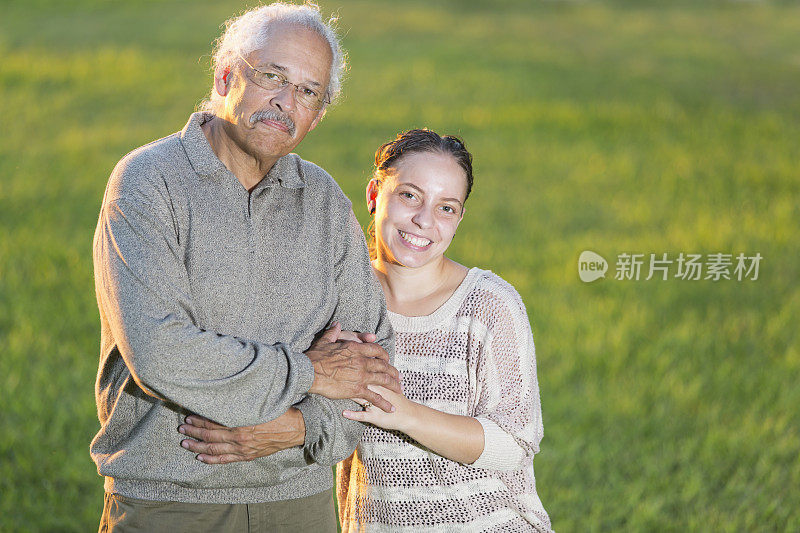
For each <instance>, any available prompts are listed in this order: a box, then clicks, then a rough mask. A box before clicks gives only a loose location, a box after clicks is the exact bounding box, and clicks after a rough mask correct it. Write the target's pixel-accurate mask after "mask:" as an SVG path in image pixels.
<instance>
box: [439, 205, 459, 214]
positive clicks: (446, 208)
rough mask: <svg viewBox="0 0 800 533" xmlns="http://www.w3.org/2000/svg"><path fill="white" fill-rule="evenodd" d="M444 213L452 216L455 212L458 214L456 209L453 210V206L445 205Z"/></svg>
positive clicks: (443, 207)
mask: <svg viewBox="0 0 800 533" xmlns="http://www.w3.org/2000/svg"><path fill="white" fill-rule="evenodd" d="M442 211H444V212H445V213H449V214H452V213H455V212H456V210H455V209H453V208H452V207H451V206H449V205H443V206H442Z"/></svg>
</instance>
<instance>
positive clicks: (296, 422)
mask: <svg viewBox="0 0 800 533" xmlns="http://www.w3.org/2000/svg"><path fill="white" fill-rule="evenodd" d="M289 413H291V418H290V419H291V424H292V428H293V431H292V437H293V438H292V439H291V441H290V443H289V444H290V445H291V446H292V447H294V446H303V445H304V444H305V442H306V421H305V420H304V419H303V413H301V412H300V409H298V408H297V407H290V408H289Z"/></svg>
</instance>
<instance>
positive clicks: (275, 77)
mask: <svg viewBox="0 0 800 533" xmlns="http://www.w3.org/2000/svg"><path fill="white" fill-rule="evenodd" d="M261 76H262V77H263V78H264V79H266V80H269V81H277V82H279V83H282V82H283V76H281V75H280V74H278V73H277V72H262V73H261Z"/></svg>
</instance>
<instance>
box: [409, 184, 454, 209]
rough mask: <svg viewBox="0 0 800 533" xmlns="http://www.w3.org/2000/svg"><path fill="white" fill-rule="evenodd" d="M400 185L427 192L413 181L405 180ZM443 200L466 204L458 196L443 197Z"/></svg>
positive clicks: (423, 192)
mask: <svg viewBox="0 0 800 533" xmlns="http://www.w3.org/2000/svg"><path fill="white" fill-rule="evenodd" d="M398 185H405V186H406V187H411V188H412V189H416V190H418V191H419V192H421V193H422V194H423V195H424V194H425V191H423V190H422V189H420V188H419V187H417V186H416V185H414V184H413V183H408V182H405V181H404V182H401V183H399V184H398ZM442 200H444V201H445V202H455V203H457V204H458V205H464V204H462V203H461V200H459V199H458V198H442Z"/></svg>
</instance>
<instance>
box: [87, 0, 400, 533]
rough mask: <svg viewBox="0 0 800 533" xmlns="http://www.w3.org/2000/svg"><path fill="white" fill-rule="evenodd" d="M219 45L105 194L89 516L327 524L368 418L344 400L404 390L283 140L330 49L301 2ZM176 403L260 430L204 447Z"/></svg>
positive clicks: (375, 305)
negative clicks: (249, 440)
mask: <svg viewBox="0 0 800 533" xmlns="http://www.w3.org/2000/svg"><path fill="white" fill-rule="evenodd" d="M214 62H215V69H214V84H213V89H212V91H211V97H210V100H209V102H207V108H206V109H207V110H209V111H211V112H210V113H195V114H193V115H191V117H190V118H189V121H188V123H187V124H186V126H185V127H184V128H183V130H182V131H180V132H178V133H175V134H173V135H170V136H168V137H165V138H163V139H160V140H157V141H154V142H152V143H150V144H148V145H146V146H143V147H141V148H139V149H137V150H134V151H133V152H131V153H130V154H128V155H127V156H125V157H124V158H123V159H122V160H121V161H120V162H119V164H118V165H117V166H116V168H115V169H114V172H113V173H112V175H111V178H110V179H109V182H108V186H107V189H106V193H105V197H104V199H103V205H102V209H101V212H100V218H99V222H98V225H97V231H96V233H95V239H94V265H95V282H96V292H97V301H98V305H99V309H100V318H101V327H102V338H101V354H100V368H99V372H98V376H97V384H96V397H97V409H98V416H99V419H100V423H101V429H100V431H99V432H98V434H97V435H96V437H95V438H94V440H93V441H92V444H91V454H92V458H93V459H94V461H95V462H96V463H97V467H98V471H99V473H100V474H101V475H103V476H105V490H106V496H105V505H104V510H103V517H102V521H101V525H100V530H101V531H154V532H157V531H171V532H177V531H188V530H192V531H197V530H202V531H215V532H219V531H271V532H272V531H315V532H316V531H336V522H335V515H334V512H333V502H332V496H331V490H330V489H331V487H332V473H331V465H333V464H335V463H337V462H338V461H340V460H341V459H343V458H345V457H347V456H348V455H349V454H350V453H351V452H352V451H353V449H354V448H355V446H356V444H357V442H358V440H359V439H360V437H361V434H362V431H363V428H362V427H361V426H360V424H358V423H355V422H351V421H348V420H346V419H344V418H343V417H342V416H341V412H342V410H343V409H346V408H353V406H354V405H355V404H354V403H353V401H352V400H349V398H361V399H363V400H366V401H368V402H372V403H374V404H375V405H376V406H378V407H381V408H382V409H385V410H389V409H391V408H392V407H391V405H389V404H388V402H386V401H385V400H384V399H383V398H381V397H380V396H379V395H377V394H375V393H374V392H372V391H371V390H369V389H368V388H367V386H368V385H384V386H389V387H390V388H394V389H395V390H399V384H398V375H397V371H396V370H395V369H394V368H393V367H392V366H391V365H390V358H389V355H388V354H389V353H391V352H392V342H393V341H392V339H393V337H392V332H391V327H390V325H389V322H388V320H387V317H386V307H385V304H384V301H383V296H382V294H381V291H380V287H379V286H378V284H377V282H376V280H375V279H374V277H373V274H372V271H371V268H370V266H369V259H368V256H367V251H366V246H365V243H364V238H363V235H362V234H361V230H360V227H359V226H358V224H357V222H356V220H355V217H354V216H353V214H352V211H351V209H350V202H349V201H348V200H347V198H346V197H345V195H344V194H343V193H342V191H341V189H339V187H338V186H337V185H336V183H335V182H334V181H333V179H332V178H331V177H330V176H329V175H328V174H327V173H326V172H325V171H323V170H322V169H321V168H319V167H317V166H316V165H314V164H312V163H309V162H307V161H303V160H302V159H300V158H299V157H298V156H297V155H294V154H291V153H290V152H291V151H292V150H293V149H294V148H295V147H296V146H297V145H298V143H299V142H300V141H301V140H302V139H303V138H304V137H305V135H306V134H307V133H308V132H309V131H311V130H312V129H314V128H315V127H316V126H317V125H318V124H319V122H320V120H321V119H322V117H323V115H324V114H325V108H326V105H327V104H328V103H329V102H330V101H331V99H332V98H333V97H335V95H336V94H337V92H338V90H339V77H340V72H341V69H342V67H343V54H342V51H341V49H340V47H339V44H338V41H337V38H336V35H335V33H334V32H333V31H332V29H331V28H330V26H329V25H328V24H325V23H324V22H323V21H322V20H321V18H320V15H319V12H318V10H316V9H315V8H314V7H313V6H311V7H309V6H302V7H300V6H289V5H285V4H273V5H270V6H264V7H260V8H257V9H254V10H251V11H249V12H247V13H245V14H244V15H242V16H241V17H239V18H236V19H234V20H231V21H229V22H228V26H227V30H226V32H225V34H224V35H223V36H222V38H221V39H220V40H219V41H218V45H217V51H216V53H215V56H214ZM326 328H327V329H326ZM342 328H344V329H346V330H351V331H361V332H365V333H362V334H358V335H357V336H356V338H353V337H352V335H351V336H350V337H349V338H351V339H352V340H350V341H345V340H341V337H340V331H341V329H342ZM359 341H363V342H359ZM374 341H377V342H374ZM190 415H191V416H190ZM187 416H190V420H194V421H195V422H196V423H201V424H202V423H207V424H213V427H215V428H219V427H223V426H225V427H235V426H256V427H255V428H254V431H255V430H257V431H259V432H260V433H261V434H262V435H267V436H268V439H267V440H268V442H269V443H270V449H269V450H268V451H266V452H265V451H264V450H263V449H262V450H259V453H258V456H259V457H260V458H258V459H256V460H254V461H250V462H236V463H229V464H218V465H209V464H206V463H204V462H203V461H202V460H198V459H197V458H196V456H195V454H194V453H192V451H187V450H186V449H183V448H182V447H181V445H183V446H184V447H185V448H189V449H190V450H192V449H193V448H195V447H196V446H202V444H203V443H201V442H198V441H194V440H191V439H186V437H185V436H183V435H181V434H180V433H178V431H176V429H177V428H178V427H179V426H181V428H185V427H186V426H184V425H183V424H184V421H185V419H186V418H187ZM201 417H202V418H201ZM198 421H199V422H198ZM212 421H213V422H212ZM187 434H188V432H187ZM195 449H199V448H195ZM200 450H201V451H202V449H200ZM266 453H269V455H267V456H266V457H261V456H263V455H265V454H266ZM200 459H203V457H202V456H200Z"/></svg>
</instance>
